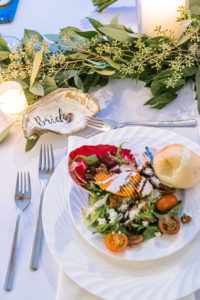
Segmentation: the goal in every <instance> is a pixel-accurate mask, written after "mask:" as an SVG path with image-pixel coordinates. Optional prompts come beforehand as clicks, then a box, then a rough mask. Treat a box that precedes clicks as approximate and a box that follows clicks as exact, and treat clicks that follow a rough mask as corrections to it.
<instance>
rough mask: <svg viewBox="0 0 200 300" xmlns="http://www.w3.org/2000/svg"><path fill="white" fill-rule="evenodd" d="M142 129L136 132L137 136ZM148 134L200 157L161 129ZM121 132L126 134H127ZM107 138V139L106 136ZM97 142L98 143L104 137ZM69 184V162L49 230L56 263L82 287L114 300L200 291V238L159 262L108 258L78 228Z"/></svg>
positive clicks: (48, 216) (56, 187)
mask: <svg viewBox="0 0 200 300" xmlns="http://www.w3.org/2000/svg"><path fill="white" fill-rule="evenodd" d="M129 130H130V129H129ZM140 130H141V128H132V132H135V133H137V131H140ZM147 130H149V133H150V131H154V132H155V131H156V132H158V131H159V132H160V136H161V137H162V136H164V137H166V136H171V137H172V138H173V137H174V141H175V142H177V143H182V144H185V143H187V146H188V147H190V148H191V149H193V150H195V151H196V152H197V153H199V150H198V145H197V144H195V143H194V142H192V141H190V140H188V139H185V138H183V137H182V136H180V135H177V134H174V133H173V132H168V131H165V130H161V129H156V130H155V129H154V130H153V129H146V128H143V129H142V131H146V132H147ZM118 132H119V131H118ZM120 132H124V133H125V132H126V129H122V130H120ZM103 135H104V136H105V137H106V134H103ZM99 136H100V135H99ZM96 138H97V143H98V138H100V137H98V136H97V137H96ZM172 140H173V139H172ZM88 142H89V141H88ZM113 142H114V141H113ZM69 181H70V180H69V175H68V172H67V158H66V157H65V158H64V159H63V160H62V161H61V163H60V165H59V166H58V167H57V169H56V170H55V172H54V174H53V175H52V178H51V180H50V182H49V184H48V187H47V190H46V192H45V196H44V205H43V226H44V233H45V237H46V241H47V244H48V246H49V248H50V251H51V253H52V254H53V256H54V258H55V260H56V261H57V263H58V264H59V266H60V267H61V268H62V269H63V270H64V272H65V273H66V274H67V275H68V276H69V277H70V278H71V279H72V280H74V281H75V282H76V283H77V284H78V285H80V286H81V287H83V288H85V289H86V290H87V291H89V292H91V293H93V294H95V295H97V296H99V297H101V298H103V299H109V300H115V299H121V298H124V299H126V300H132V299H134V298H136V297H137V298H139V299H142V300H149V299H151V298H153V299H154V300H160V299H162V300H172V299H177V298H180V297H183V296H186V295H188V294H190V293H192V292H193V291H195V290H197V289H198V288H199V287H200V281H199V278H200V260H199V249H200V235H199V234H198V235H197V236H196V237H195V238H194V239H193V241H192V242H190V243H189V244H188V245H187V246H186V247H184V248H182V249H181V250H179V251H178V252H176V253H174V254H173V255H169V256H167V257H164V258H160V259H157V260H151V261H142V262H138V261H126V260H123V261H122V260H116V259H115V258H113V257H109V258H108V257H107V256H106V255H104V254H102V253H100V252H99V251H97V250H96V249H95V248H94V247H91V246H89V244H88V242H86V241H85V239H84V238H82V236H81V235H80V234H79V233H78V231H77V230H76V228H75V227H74V226H73V223H72V220H71V217H70V213H69V208H68V204H67V202H68V193H69ZM197 225H198V224H197Z"/></svg>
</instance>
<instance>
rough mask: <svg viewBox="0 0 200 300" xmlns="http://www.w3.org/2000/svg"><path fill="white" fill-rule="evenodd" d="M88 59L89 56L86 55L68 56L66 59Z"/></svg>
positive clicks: (75, 54)
mask: <svg viewBox="0 0 200 300" xmlns="http://www.w3.org/2000/svg"><path fill="white" fill-rule="evenodd" d="M87 57H88V55H87V54H84V53H73V54H70V55H67V57H66V58H68V59H71V60H77V59H78V60H79V59H86V58H87Z"/></svg>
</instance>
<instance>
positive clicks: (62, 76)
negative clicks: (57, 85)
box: [55, 70, 77, 82]
mask: <svg viewBox="0 0 200 300" xmlns="http://www.w3.org/2000/svg"><path fill="white" fill-rule="evenodd" d="M76 74H77V71H76V70H67V71H60V72H58V74H57V75H56V77H55V79H56V80H59V81H60V82H62V81H64V80H68V79H70V78H73V77H74V76H75V75H76Z"/></svg>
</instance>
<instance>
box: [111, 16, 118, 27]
mask: <svg viewBox="0 0 200 300" xmlns="http://www.w3.org/2000/svg"><path fill="white" fill-rule="evenodd" d="M118 22H119V16H118V15H116V16H114V18H113V19H112V20H111V22H110V24H112V25H118Z"/></svg>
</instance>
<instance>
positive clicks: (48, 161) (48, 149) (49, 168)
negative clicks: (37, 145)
mask: <svg viewBox="0 0 200 300" xmlns="http://www.w3.org/2000/svg"><path fill="white" fill-rule="evenodd" d="M47 160H48V171H50V158H49V145H47Z"/></svg>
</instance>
